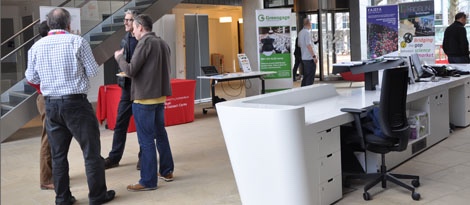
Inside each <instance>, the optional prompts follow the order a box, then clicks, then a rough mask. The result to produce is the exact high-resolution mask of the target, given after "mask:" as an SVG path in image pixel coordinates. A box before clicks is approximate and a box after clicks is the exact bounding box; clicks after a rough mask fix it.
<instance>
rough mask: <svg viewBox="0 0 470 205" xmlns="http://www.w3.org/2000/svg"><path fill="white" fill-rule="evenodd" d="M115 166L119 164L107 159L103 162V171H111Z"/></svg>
mask: <svg viewBox="0 0 470 205" xmlns="http://www.w3.org/2000/svg"><path fill="white" fill-rule="evenodd" d="M117 166H119V162H116V163H114V162H112V161H111V159H109V157H108V158H106V159H105V160H104V168H105V169H111V168H113V167H117Z"/></svg>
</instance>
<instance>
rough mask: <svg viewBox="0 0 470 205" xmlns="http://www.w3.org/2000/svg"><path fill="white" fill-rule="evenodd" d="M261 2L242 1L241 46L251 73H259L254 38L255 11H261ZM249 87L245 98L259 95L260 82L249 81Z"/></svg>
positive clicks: (258, 0) (256, 40)
mask: <svg viewBox="0 0 470 205" xmlns="http://www.w3.org/2000/svg"><path fill="white" fill-rule="evenodd" d="M263 8H264V7H263V0H243V2H242V10H243V11H242V14H243V31H244V32H243V36H244V42H242V43H243V46H244V48H245V54H246V56H248V59H249V60H250V66H251V70H252V71H259V67H258V55H259V52H258V37H257V36H256V33H257V32H256V29H257V28H256V10H257V9H263ZM251 85H252V86H251V87H250V88H246V96H247V97H248V96H253V95H259V94H260V93H261V82H260V81H259V80H257V79H253V80H251Z"/></svg>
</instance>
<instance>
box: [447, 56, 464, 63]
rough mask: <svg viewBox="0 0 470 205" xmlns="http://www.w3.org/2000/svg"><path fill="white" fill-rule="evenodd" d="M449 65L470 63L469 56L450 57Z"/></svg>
mask: <svg viewBox="0 0 470 205" xmlns="http://www.w3.org/2000/svg"><path fill="white" fill-rule="evenodd" d="M447 59H448V60H449V63H470V57H469V56H448V57H447Z"/></svg>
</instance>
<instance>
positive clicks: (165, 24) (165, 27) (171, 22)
mask: <svg viewBox="0 0 470 205" xmlns="http://www.w3.org/2000/svg"><path fill="white" fill-rule="evenodd" d="M175 18H176V16H175V15H174V14H166V15H164V16H163V17H162V18H160V19H159V20H158V21H156V22H155V23H154V24H153V29H152V31H153V32H155V34H156V35H157V36H160V37H161V38H162V39H163V40H164V41H165V42H166V43H168V45H169V46H170V51H171V59H170V60H171V74H170V76H171V78H176V73H177V71H176V68H177V67H176V53H177V52H176V35H175V32H176V24H175V21H176V19H175Z"/></svg>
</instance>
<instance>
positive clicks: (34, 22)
mask: <svg viewBox="0 0 470 205" xmlns="http://www.w3.org/2000/svg"><path fill="white" fill-rule="evenodd" d="M37 23H39V19H36V20H35V21H33V23H31V24H29V25H28V26H26V27H24V28H23V29H21V30H20V31H18V32H17V33H15V34H14V35H13V36H11V37H10V38H8V39H7V40H5V41H3V42H2V45H1V46H3V45H4V44H6V43H8V42H9V41H11V40H12V39H14V38H15V37H17V36H19V35H20V34H22V33H23V32H24V31H26V30H28V29H29V28H31V27H33V26H34V25H36V24H37Z"/></svg>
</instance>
